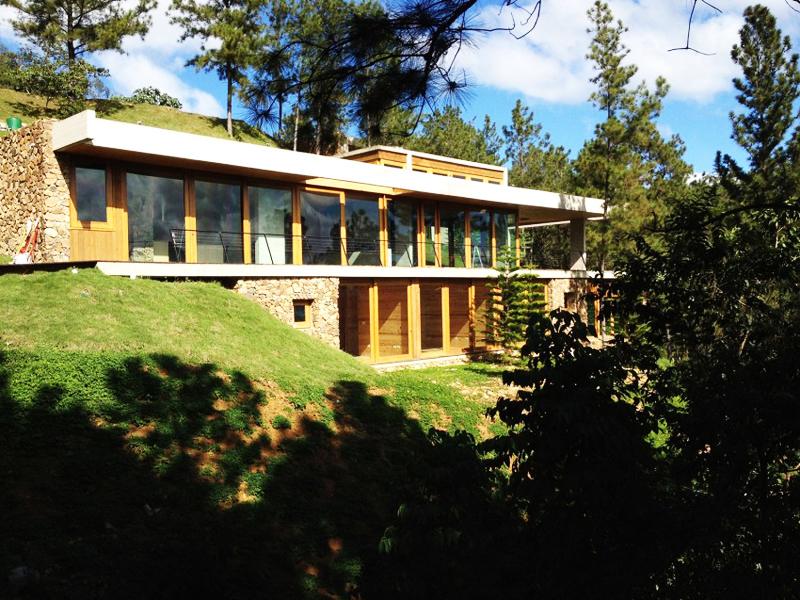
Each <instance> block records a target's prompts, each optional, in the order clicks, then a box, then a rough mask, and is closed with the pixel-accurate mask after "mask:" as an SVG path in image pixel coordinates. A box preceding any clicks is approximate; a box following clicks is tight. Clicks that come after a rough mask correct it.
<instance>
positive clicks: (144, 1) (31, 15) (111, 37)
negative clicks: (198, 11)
mask: <svg viewBox="0 0 800 600" xmlns="http://www.w3.org/2000/svg"><path fill="white" fill-rule="evenodd" d="M0 5H5V6H11V7H13V8H16V9H17V10H18V11H19V13H20V17H19V18H18V19H16V20H13V21H12V22H11V24H12V26H13V27H14V30H15V31H16V32H17V33H19V34H20V35H21V36H22V37H24V38H26V39H27V40H29V41H30V42H31V43H32V44H34V45H35V46H37V47H38V48H39V49H41V50H42V51H43V52H44V53H45V54H48V55H51V56H56V57H58V56H63V57H66V59H67V60H68V61H69V62H70V63H73V62H74V61H75V60H76V59H78V58H80V57H81V56H82V55H83V54H85V53H87V52H97V51H99V50H120V51H121V48H122V40H123V38H125V37H127V36H130V35H139V36H142V37H144V35H145V34H146V33H147V30H148V29H149V28H150V21H151V20H150V17H149V14H148V13H149V12H150V11H151V10H152V9H153V8H154V7H155V6H156V0H138V1H136V2H134V3H130V4H128V3H125V4H123V2H122V1H121V0H80V1H78V2H73V1H72V0H0ZM129 6H130V8H129Z"/></svg>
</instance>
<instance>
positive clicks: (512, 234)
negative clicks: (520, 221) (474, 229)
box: [494, 210, 517, 265]
mask: <svg viewBox="0 0 800 600" xmlns="http://www.w3.org/2000/svg"><path fill="white" fill-rule="evenodd" d="M494 236H495V244H496V246H495V256H496V257H497V264H498V265H500V264H502V263H503V260H504V256H506V254H508V255H509V256H510V257H515V256H516V252H517V215H516V213H513V212H511V211H501V210H496V211H495V212H494Z"/></svg>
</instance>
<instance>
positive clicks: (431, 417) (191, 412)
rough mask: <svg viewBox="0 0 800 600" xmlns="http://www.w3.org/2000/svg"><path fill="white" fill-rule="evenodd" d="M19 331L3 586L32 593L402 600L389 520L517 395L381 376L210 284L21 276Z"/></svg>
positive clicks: (3, 384) (435, 376)
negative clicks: (391, 592)
mask: <svg viewBox="0 0 800 600" xmlns="http://www.w3.org/2000/svg"><path fill="white" fill-rule="evenodd" d="M0 324H2V325H0V506H3V507H4V508H3V510H2V511H0V539H2V540H3V543H2V544H0V572H2V573H6V574H7V573H9V572H11V570H12V569H15V568H16V567H19V566H24V567H26V568H28V569H31V570H34V571H36V574H37V576H36V577H32V583H31V590H30V595H31V597H100V596H104V597H120V598H126V597H130V598H142V597H156V596H157V597H185V596H188V595H192V594H193V595H197V596H199V597H209V596H212V597H213V596H217V597H244V596H252V595H255V594H257V595H258V596H260V597H278V598H319V597H326V598H330V597H348V596H350V595H351V594H352V593H353V590H361V591H362V592H364V594H365V596H364V597H381V591H380V589H381V581H383V579H384V578H383V577H382V575H381V571H380V559H379V555H378V553H377V549H378V541H379V540H380V537H381V535H382V533H383V530H384V528H385V527H386V524H387V523H388V522H389V521H390V520H391V518H392V516H393V515H394V514H395V513H396V511H397V509H398V506H399V505H400V504H401V503H402V502H403V501H404V500H405V499H406V498H407V497H408V496H409V495H411V494H413V493H415V492H416V490H418V489H419V486H420V478H421V477H423V475H426V473H424V468H423V467H421V465H423V464H428V465H437V468H445V469H446V468H448V467H447V461H448V460H451V459H450V458H449V456H450V455H442V454H441V450H440V449H438V448H437V446H436V445H435V444H432V443H431V442H430V440H429V438H428V436H427V431H428V429H429V428H430V427H437V428H439V429H443V430H446V431H451V432H454V431H456V430H460V429H464V430H467V431H469V432H471V433H473V434H474V435H476V436H478V437H483V436H485V435H488V434H489V433H490V432H491V431H492V430H496V429H497V427H498V426H497V424H494V423H491V422H489V421H487V420H486V419H485V418H484V417H483V411H484V410H485V408H486V407H488V406H490V405H491V404H493V403H494V400H495V399H496V397H497V396H498V395H499V394H501V393H503V392H504V388H503V386H502V384H501V383H500V382H499V378H498V371H497V369H496V368H494V367H491V366H489V365H481V364H473V365H463V366H457V367H442V368H430V369H424V370H419V371H403V372H396V373H388V374H378V373H376V372H375V371H374V370H372V369H371V368H369V367H367V366H365V365H363V364H362V363H360V362H358V361H357V360H355V359H354V358H352V357H350V356H348V355H346V354H344V353H342V352H339V351H337V350H335V349H332V348H329V347H327V346H325V345H324V344H322V343H321V342H318V341H316V340H314V339H312V338H310V337H309V336H307V335H305V334H304V333H302V332H299V331H296V330H294V329H293V328H291V327H288V326H286V325H284V324H282V323H280V322H279V321H277V320H276V319H274V318H273V317H271V316H270V315H269V314H268V313H266V312H265V311H264V310H263V309H261V308H260V307H258V306H257V305H256V304H254V303H252V302H250V301H248V300H246V299H244V298H242V297H240V296H238V295H236V294H235V293H233V292H231V291H229V290H226V289H224V288H222V287H221V286H219V285H215V284H209V283H162V282H155V281H148V280H134V281H132V280H129V279H123V278H110V277H105V276H103V275H101V274H100V273H99V272H97V271H94V270H81V271H78V272H77V273H76V274H73V273H72V272H70V271H62V272H56V273H36V274H33V275H24V276H23V275H3V276H0ZM454 468H455V465H454ZM145 574H146V575H145ZM34 580H38V582H36V583H33V581H34ZM3 585H4V583H3V582H0V596H4V595H6V593H7V592H8V591H9V590H5V589H4V588H3V587H2V586H3ZM369 590H373V593H372V594H371V595H370V594H368V593H367V592H368V591H369Z"/></svg>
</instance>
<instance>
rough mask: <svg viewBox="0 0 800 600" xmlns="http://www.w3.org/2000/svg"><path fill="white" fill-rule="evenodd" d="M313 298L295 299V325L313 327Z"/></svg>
mask: <svg viewBox="0 0 800 600" xmlns="http://www.w3.org/2000/svg"><path fill="white" fill-rule="evenodd" d="M312 302H313V300H294V301H293V305H294V326H295V327H311V304H312Z"/></svg>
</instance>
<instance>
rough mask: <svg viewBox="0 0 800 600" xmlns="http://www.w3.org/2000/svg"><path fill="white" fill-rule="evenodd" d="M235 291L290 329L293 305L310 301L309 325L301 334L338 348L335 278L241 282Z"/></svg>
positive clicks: (292, 321) (337, 281) (336, 281)
mask: <svg viewBox="0 0 800 600" xmlns="http://www.w3.org/2000/svg"><path fill="white" fill-rule="evenodd" d="M235 289H236V291H237V292H239V293H240V294H242V295H243V296H246V297H248V298H250V299H251V300H255V301H256V302H258V303H259V304H260V305H261V306H263V307H264V308H265V309H267V310H268V311H269V312H270V313H272V314H273V315H275V316H276V317H277V318H278V319H280V320H281V321H283V322H285V323H288V324H289V325H294V301H295V300H311V301H312V303H311V325H310V326H309V327H303V328H301V331H305V332H306V333H308V334H309V335H312V336H314V337H316V338H318V339H320V340H322V341H323V342H326V343H328V344H330V345H331V346H333V347H334V348H337V349H338V348H339V279H338V278H336V277H309V278H304V277H284V278H274V279H240V280H239V281H237V282H236V286H235Z"/></svg>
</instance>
